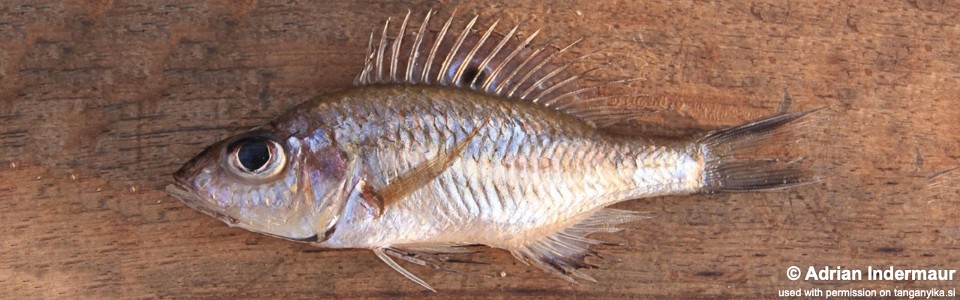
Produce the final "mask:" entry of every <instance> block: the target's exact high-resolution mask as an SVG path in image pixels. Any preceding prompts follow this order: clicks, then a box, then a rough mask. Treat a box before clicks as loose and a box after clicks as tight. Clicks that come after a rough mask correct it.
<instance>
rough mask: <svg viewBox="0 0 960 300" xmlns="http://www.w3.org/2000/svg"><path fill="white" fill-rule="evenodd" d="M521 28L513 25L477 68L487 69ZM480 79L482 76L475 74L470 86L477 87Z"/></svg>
mask: <svg viewBox="0 0 960 300" xmlns="http://www.w3.org/2000/svg"><path fill="white" fill-rule="evenodd" d="M498 21H499V20H498ZM519 28H520V25H516V26H513V29H510V32H509V33H507V35H505V36H503V39H500V43H498V44H497V47H496V48H494V49H493V51H491V52H490V54H489V55H487V57H486V58H484V59H483V61H482V62H480V66H479V67H477V69H480V70H483V69H486V68H487V64H489V63H490V60H492V59H493V58H494V57H495V56H497V54H500V50H501V49H503V46H504V45H506V44H507V42H508V41H510V38H512V37H513V34H514V33H516V32H517V29H519ZM478 79H480V76H474V77H473V80H472V81H470V87H475V86H476V85H477V80H478Z"/></svg>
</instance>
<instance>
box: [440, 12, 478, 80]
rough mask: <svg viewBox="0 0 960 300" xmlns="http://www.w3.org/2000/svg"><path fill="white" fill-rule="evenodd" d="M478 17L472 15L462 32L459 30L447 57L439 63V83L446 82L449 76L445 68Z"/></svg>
mask: <svg viewBox="0 0 960 300" xmlns="http://www.w3.org/2000/svg"><path fill="white" fill-rule="evenodd" d="M479 17H480V16H474V17H473V19H471V20H470V23H467V26H466V27H464V28H463V32H461V33H460V36H459V37H458V38H457V42H456V44H453V50H450V52H449V53H447V58H445V59H444V60H443V65H441V67H440V71H439V72H437V82H438V83H440V85H445V84H447V82H446V79H449V78H448V77H447V76H446V75H447V72H446V70H447V69H449V68H450V63H451V62H453V58H454V57H456V56H457V53H458V52H460V46H462V45H463V41H464V40H466V39H467V34H468V33H470V29H473V25H474V24H476V23H477V18H479Z"/></svg>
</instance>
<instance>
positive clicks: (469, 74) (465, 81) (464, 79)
mask: <svg viewBox="0 0 960 300" xmlns="http://www.w3.org/2000/svg"><path fill="white" fill-rule="evenodd" d="M474 78H476V79H477V82H478V83H482V82H483V81H484V80H486V79H487V73H486V72H484V71H483V70H480V69H479V68H477V67H475V66H470V67H468V68H466V69H465V70H463V74H462V75H460V86H466V85H470V83H472V82H473V79H474Z"/></svg>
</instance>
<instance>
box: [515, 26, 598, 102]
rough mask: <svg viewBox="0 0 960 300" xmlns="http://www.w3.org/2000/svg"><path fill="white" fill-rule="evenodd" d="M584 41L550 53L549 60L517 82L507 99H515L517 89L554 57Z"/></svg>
mask: <svg viewBox="0 0 960 300" xmlns="http://www.w3.org/2000/svg"><path fill="white" fill-rule="evenodd" d="M582 40H583V38H579V39H577V40H576V41H573V42H572V43H570V45H567V46H566V47H563V48H561V49H560V50H559V51H557V52H554V53H550V55H548V56H547V58H545V59H543V61H541V62H540V63H539V64H537V66H536V67H533V68H531V69H530V70H529V71H527V74H525V75H524V76H523V78H522V79H520V81H519V82H517V84H515V85H514V86H513V88H512V89H510V92H508V93H507V98H510V97H513V93H514V92H516V91H517V89H519V88H520V86H522V85H523V83H524V82H527V80H528V79H530V77H531V76H533V74H536V73H537V71H538V70H540V68H543V66H544V65H546V64H547V63H549V62H550V61H551V60H553V58H554V57H556V56H557V55H560V54H561V53H563V52H566V51H567V50H568V49H570V48H571V47H573V46H574V45H576V44H577V43H580V41H582ZM533 86H534V87H535V85H533ZM520 98H523V97H520Z"/></svg>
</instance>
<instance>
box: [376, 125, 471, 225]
mask: <svg viewBox="0 0 960 300" xmlns="http://www.w3.org/2000/svg"><path fill="white" fill-rule="evenodd" d="M481 128H483V126H477V127H475V128H474V129H473V131H471V132H470V133H469V134H468V135H467V136H466V137H465V138H464V139H463V140H461V141H460V142H458V143H457V144H456V145H454V146H453V147H452V148H450V149H447V151H444V152H442V153H440V154H439V155H437V156H436V157H433V158H431V159H428V160H426V161H424V162H422V163H420V164H419V165H417V166H416V167H414V168H413V169H412V170H410V171H409V172H407V173H405V174H403V175H400V176H399V177H397V178H395V179H393V180H392V181H390V183H388V184H387V185H386V186H384V187H383V188H381V189H379V190H374V189H372V188H370V187H369V185H364V187H363V190H362V197H361V198H363V200H364V205H366V206H367V207H368V208H370V209H372V210H374V212H375V215H376V216H377V217H379V216H380V215H381V214H382V213H383V210H384V209H385V208H386V207H387V206H390V204H392V203H395V202H397V201H399V200H400V199H403V198H404V197H406V196H409V195H410V194H411V193H413V192H415V191H417V190H418V189H420V188H421V187H423V186H425V185H427V184H428V183H430V182H431V181H433V180H434V179H436V178H437V176H440V174H442V173H443V171H445V170H447V168H449V167H450V166H451V165H453V162H454V161H455V160H456V159H457V157H460V155H461V154H463V150H464V149H466V148H467V145H469V144H470V141H471V140H473V138H474V137H476V136H477V133H479V132H480V129H481Z"/></svg>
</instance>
